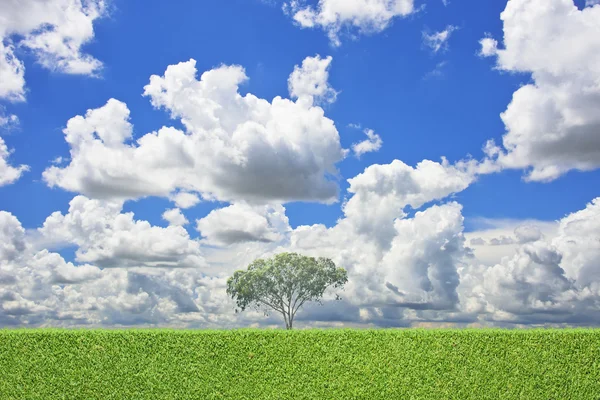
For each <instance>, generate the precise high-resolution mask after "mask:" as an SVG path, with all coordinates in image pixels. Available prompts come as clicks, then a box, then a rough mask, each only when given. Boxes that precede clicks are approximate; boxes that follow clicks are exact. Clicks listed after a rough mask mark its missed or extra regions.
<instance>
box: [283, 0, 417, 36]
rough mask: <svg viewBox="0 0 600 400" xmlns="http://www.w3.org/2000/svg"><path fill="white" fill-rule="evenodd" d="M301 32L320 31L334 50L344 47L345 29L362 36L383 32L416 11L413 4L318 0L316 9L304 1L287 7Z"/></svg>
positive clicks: (408, 0) (294, 0)
mask: <svg viewBox="0 0 600 400" xmlns="http://www.w3.org/2000/svg"><path fill="white" fill-rule="evenodd" d="M284 11H286V13H288V14H290V15H292V17H293V19H294V21H295V22H296V23H297V24H298V25H300V26H301V27H302V28H315V27H318V28H321V29H323V30H324V31H325V32H326V33H327V36H328V37H329V39H330V41H331V43H332V44H333V45H334V46H339V45H341V41H340V37H339V34H340V32H341V31H342V30H343V29H344V28H347V27H348V28H354V29H356V30H357V31H358V32H359V33H361V34H368V33H376V32H381V31H383V30H384V29H386V28H387V27H388V26H389V25H390V24H391V23H392V21H393V20H394V18H397V17H404V16H407V15H410V14H412V13H413V12H414V11H415V8H414V2H413V0H319V2H318V4H317V5H316V6H311V5H306V4H305V2H304V1H303V0H291V1H289V2H287V3H285V4H284Z"/></svg>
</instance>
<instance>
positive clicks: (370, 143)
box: [352, 129, 383, 158]
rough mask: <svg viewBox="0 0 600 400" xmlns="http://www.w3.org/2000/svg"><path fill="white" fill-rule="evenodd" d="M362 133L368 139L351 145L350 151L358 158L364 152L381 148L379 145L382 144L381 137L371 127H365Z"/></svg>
mask: <svg viewBox="0 0 600 400" xmlns="http://www.w3.org/2000/svg"><path fill="white" fill-rule="evenodd" d="M364 133H365V135H367V138H368V139H367V140H363V141H362V142H359V143H355V144H353V145H352V151H353V152H354V155H355V156H356V157H358V158H360V156H361V155H363V154H365V153H370V152H373V151H378V150H379V149H381V145H382V144H383V141H382V140H381V137H380V136H379V135H378V134H376V133H375V131H374V130H373V129H365V130H364Z"/></svg>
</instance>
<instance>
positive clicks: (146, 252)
mask: <svg viewBox="0 0 600 400" xmlns="http://www.w3.org/2000/svg"><path fill="white" fill-rule="evenodd" d="M121 209H122V203H117V202H107V201H102V200H90V199H88V198H86V197H84V196H77V197H75V198H74V199H73V200H71V202H70V203H69V212H68V213H67V214H66V215H63V214H61V213H60V212H55V213H53V214H52V215H50V216H49V217H48V218H47V219H46V221H45V222H44V225H43V227H42V228H40V229H39V232H40V233H41V235H42V237H43V239H44V243H45V244H46V245H47V246H50V247H56V246H61V245H65V244H75V245H77V246H78V249H77V251H76V253H75V259H76V261H78V262H84V263H91V264H95V265H98V266H101V267H105V268H115V267H183V268H186V267H193V268H199V267H203V266H205V265H206V262H205V260H204V258H203V256H202V252H201V250H200V243H199V242H198V241H195V240H192V239H190V237H189V234H188V232H187V231H186V230H185V229H184V228H183V227H181V226H173V225H171V226H169V227H167V228H161V227H158V226H152V225H150V224H149V223H148V222H147V221H138V220H134V214H133V213H131V212H130V213H121Z"/></svg>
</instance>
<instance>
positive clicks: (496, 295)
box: [459, 199, 600, 324]
mask: <svg viewBox="0 0 600 400" xmlns="http://www.w3.org/2000/svg"><path fill="white" fill-rule="evenodd" d="M516 232H517V236H518V237H519V238H520V239H521V240H522V242H524V244H521V245H520V246H519V247H518V248H517V249H516V251H515V252H514V253H513V254H512V255H510V256H506V257H503V259H502V260H501V261H500V262H499V263H497V264H495V265H493V266H492V267H483V266H480V265H471V266H470V267H468V268H464V269H463V270H461V287H460V288H459V292H460V293H461V297H462V299H461V302H462V303H463V305H464V310H465V311H466V312H471V313H475V314H478V318H479V319H480V320H482V321H492V322H508V323H520V324H532V323H557V324H558V323H571V324H586V323H587V324H589V323H598V322H599V321H600V312H598V304H599V303H600V269H599V268H598V259H600V236H599V234H598V232H600V199H595V200H594V201H593V202H592V203H591V204H589V205H588V206H587V207H586V208H585V209H584V210H581V211H578V212H575V213H573V214H571V215H568V216H567V217H565V218H563V219H562V220H561V221H559V224H558V231H557V233H556V235H554V237H552V238H545V237H544V236H542V235H541V234H540V232H539V230H538V232H535V230H534V229H533V228H532V227H531V226H528V227H526V228H518V229H517V230H516ZM536 238H537V239H536ZM475 262H476V260H475Z"/></svg>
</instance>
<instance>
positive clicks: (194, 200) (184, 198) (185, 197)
mask: <svg viewBox="0 0 600 400" xmlns="http://www.w3.org/2000/svg"><path fill="white" fill-rule="evenodd" d="M170 199H171V200H172V201H173V202H175V205H176V206H177V207H179V208H183V209H186V208H192V207H194V206H195V205H196V204H198V203H200V198H199V197H198V196H197V195H195V194H194V193H188V192H179V193H177V194H175V195H172V196H171V197H170Z"/></svg>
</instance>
